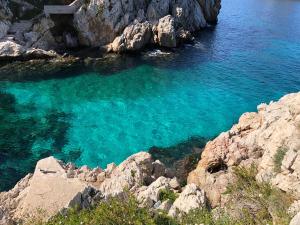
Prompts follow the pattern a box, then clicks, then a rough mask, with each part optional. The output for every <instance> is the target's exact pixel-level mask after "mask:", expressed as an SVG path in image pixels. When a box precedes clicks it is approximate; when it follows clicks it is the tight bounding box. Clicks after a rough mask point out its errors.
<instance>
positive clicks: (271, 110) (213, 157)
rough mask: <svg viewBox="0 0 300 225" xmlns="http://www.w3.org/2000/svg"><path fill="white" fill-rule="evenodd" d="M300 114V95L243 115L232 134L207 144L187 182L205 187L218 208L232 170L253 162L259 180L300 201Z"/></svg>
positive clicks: (283, 98) (229, 132) (289, 96)
mask: <svg viewBox="0 0 300 225" xmlns="http://www.w3.org/2000/svg"><path fill="white" fill-rule="evenodd" d="M299 115H300V93H294V94H289V95H286V96H284V97H282V98H281V99H280V100H279V101H278V102H271V103H270V104H269V105H266V104H261V105H259V106H258V112H257V113H245V114H243V115H242V116H241V117H240V120H239V123H238V124H236V125H234V126H233V127H232V128H231V129H230V131H228V132H224V133H222V134H220V135H219V136H218V137H217V138H216V139H214V140H213V141H210V142H208V143H207V145H206V147H205V149H204V151H203V153H202V155H201V160H200V161H199V163H198V166H197V168H196V169H195V170H194V171H193V172H191V173H190V174H189V177H188V183H195V184H197V185H199V187H200V188H203V189H204V190H205V191H206V192H207V196H208V198H209V200H210V202H211V203H212V205H213V206H217V205H218V204H220V202H222V195H221V193H222V191H223V190H224V187H226V185H227V184H228V183H229V182H227V181H233V177H232V172H231V168H232V167H233V166H238V165H243V166H247V165H248V166H249V164H250V163H254V164H256V165H257V167H258V174H257V180H258V181H266V182H270V183H272V184H273V185H275V186H277V187H278V188H280V189H281V190H283V191H285V192H288V193H292V194H293V195H295V196H297V197H298V198H299V197H300V195H299V194H300V182H299V179H298V177H299V174H300V166H299V160H297V159H298V157H299V158H300V156H299V154H300V151H299V150H300V148H299V147H300V138H299V137H300V129H299V124H300V116H299ZM276 154H283V155H284V157H283V160H282V161H279V162H276V160H274V158H275V157H277V156H276ZM278 163H279V164H280V165H276V164H278ZM278 168H279V171H278Z"/></svg>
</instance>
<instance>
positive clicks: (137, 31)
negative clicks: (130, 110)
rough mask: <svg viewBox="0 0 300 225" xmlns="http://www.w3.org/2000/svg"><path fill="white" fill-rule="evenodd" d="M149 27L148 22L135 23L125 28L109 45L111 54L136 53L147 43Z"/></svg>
mask: <svg viewBox="0 0 300 225" xmlns="http://www.w3.org/2000/svg"><path fill="white" fill-rule="evenodd" d="M150 38H151V25H150V23H149V22H144V23H139V22H137V23H135V24H132V25H130V26H128V27H126V28H125V30H124V32H123V34H122V35H121V36H119V37H117V38H116V39H115V40H114V41H113V43H112V44H111V47H110V49H111V50H112V51H113V52H124V51H137V50H140V49H142V48H143V47H144V46H145V45H146V44H148V43H149V41H150Z"/></svg>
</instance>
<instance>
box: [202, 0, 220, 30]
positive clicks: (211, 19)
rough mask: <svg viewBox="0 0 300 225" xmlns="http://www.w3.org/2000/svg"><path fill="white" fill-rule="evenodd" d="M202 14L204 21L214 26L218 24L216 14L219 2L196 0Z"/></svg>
mask: <svg viewBox="0 0 300 225" xmlns="http://www.w3.org/2000/svg"><path fill="white" fill-rule="evenodd" d="M198 1H199V3H200V6H201V8H202V10H203V13H204V18H205V20H206V21H207V22H208V23H210V24H214V23H217V22H218V14H219V12H220V9H221V0H213V1H211V0H198Z"/></svg>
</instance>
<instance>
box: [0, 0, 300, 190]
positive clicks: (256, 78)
mask: <svg viewBox="0 0 300 225" xmlns="http://www.w3.org/2000/svg"><path fill="white" fill-rule="evenodd" d="M299 12H300V2H299V1H282V0H281V1H279V0H244V1H240V0H232V1H223V4H222V10H221V14H220V16H219V24H218V26H217V27H214V28H213V27H212V28H210V29H208V30H205V31H203V32H201V33H200V34H199V36H198V37H197V41H196V43H195V45H186V46H184V47H183V48H181V49H178V50H176V51H175V52H173V53H171V54H163V55H162V54H159V52H158V51H154V52H153V51H152V52H145V53H143V54H142V55H141V56H136V57H134V56H127V57H125V58H124V57H123V58H121V59H117V60H116V62H115V63H113V64H109V66H106V68H98V70H96V71H95V70H93V71H92V70H91V71H86V72H85V73H82V74H80V75H79V76H74V77H64V74H61V79H48V80H43V81H38V82H34V81H32V82H4V81H3V82H0V88H1V92H0V189H6V188H8V187H10V186H11V185H13V184H14V183H15V182H16V181H17V180H18V179H19V178H20V177H22V176H23V175H24V174H26V173H27V172H29V171H31V170H32V169H33V167H34V165H35V161H36V160H38V159H40V158H42V157H45V156H48V155H55V156H57V157H59V158H61V159H63V160H65V161H68V160H71V161H75V162H76V163H77V164H78V165H82V164H87V165H89V166H96V165H100V166H105V165H106V164H107V163H110V162H112V161H114V162H117V163H118V162H120V161H122V160H123V159H125V158H126V157H127V156H129V155H130V154H132V153H135V152H138V151H140V150H147V149H149V148H150V147H152V146H159V147H168V146H172V145H176V144H178V143H180V142H182V141H185V140H187V139H189V138H191V137H195V136H196V137H204V138H212V137H214V136H215V135H217V134H219V133H220V132H222V131H225V130H227V129H228V128H230V127H231V126H232V124H233V123H234V122H236V121H237V119H238V118H239V116H240V115H241V114H242V113H243V112H246V111H254V110H256V105H258V104H259V103H261V102H269V101H270V100H276V99H278V98H280V97H281V96H282V95H284V94H286V93H290V92H296V91H299V90H300V14H299ZM110 66H111V67H110ZM74 73H75V72H74Z"/></svg>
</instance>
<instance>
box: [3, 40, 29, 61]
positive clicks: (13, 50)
mask: <svg viewBox="0 0 300 225" xmlns="http://www.w3.org/2000/svg"><path fill="white" fill-rule="evenodd" d="M25 52H26V48H24V47H23V46H21V45H19V44H17V43H15V42H12V41H3V42H0V56H1V57H3V58H9V57H19V56H21V55H22V54H24V53H25Z"/></svg>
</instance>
